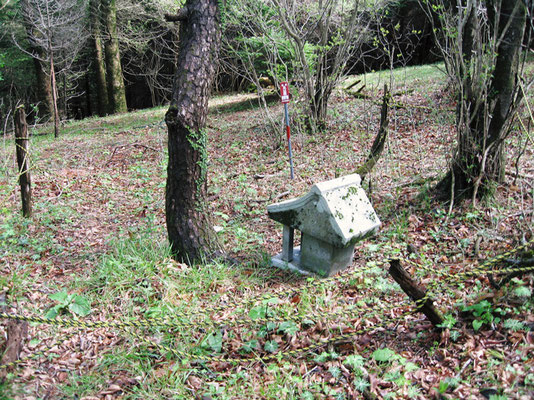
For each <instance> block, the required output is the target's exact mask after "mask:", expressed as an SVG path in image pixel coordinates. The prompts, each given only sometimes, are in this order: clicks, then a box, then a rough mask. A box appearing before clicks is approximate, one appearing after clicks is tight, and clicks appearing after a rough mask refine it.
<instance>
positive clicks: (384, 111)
mask: <svg viewBox="0 0 534 400" xmlns="http://www.w3.org/2000/svg"><path fill="white" fill-rule="evenodd" d="M390 97H391V95H390V94H389V89H388V86H387V85H384V97H383V99H382V108H381V110H380V129H379V130H378V134H377V135H376V137H375V140H374V142H373V146H372V147H371V152H370V153H369V156H368V157H367V160H366V161H365V163H364V164H363V165H361V166H360V167H358V169H357V170H356V173H357V174H359V175H360V176H361V177H362V180H363V179H364V178H365V176H366V175H367V174H368V173H369V172H371V170H372V169H373V167H374V166H375V164H376V162H377V161H378V159H379V158H380V156H381V155H382V151H383V150H384V146H385V144H386V140H387V138H388V126H389V118H388V108H389V99H390Z"/></svg>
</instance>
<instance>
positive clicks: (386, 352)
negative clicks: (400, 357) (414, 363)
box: [373, 347, 395, 362]
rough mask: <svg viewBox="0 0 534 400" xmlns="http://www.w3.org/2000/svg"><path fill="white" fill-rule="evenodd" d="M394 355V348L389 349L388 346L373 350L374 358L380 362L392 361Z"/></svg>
mask: <svg viewBox="0 0 534 400" xmlns="http://www.w3.org/2000/svg"><path fill="white" fill-rule="evenodd" d="M394 356H395V352H394V351H393V350H390V349H388V348H387V347H385V348H383V349H378V350H375V351H374V352H373V358H374V359H375V360H376V361H378V362H387V361H391V360H392V358H393V357H394Z"/></svg>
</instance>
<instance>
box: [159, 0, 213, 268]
mask: <svg viewBox="0 0 534 400" xmlns="http://www.w3.org/2000/svg"><path fill="white" fill-rule="evenodd" d="M167 19H168V20H173V21H180V22H181V27H180V57H179V59H178V65H177V68H176V74H175V80H174V88H173V95H172V100H171V105H170V107H169V110H168V111H167V113H166V115H165V122H166V123H167V127H168V131H169V139H168V147H169V162H168V167H167V186H166V196H165V209H166V210H165V211H166V219H167V231H168V235H169V241H170V244H171V248H172V251H173V253H174V256H175V257H176V259H178V260H181V261H185V262H195V261H199V260H201V258H202V256H204V255H208V256H209V255H210V253H211V251H212V250H214V247H215V240H214V235H213V230H212V227H211V224H210V221H209V218H208V210H207V204H206V193H207V149H206V140H207V138H206V132H205V131H204V127H205V124H206V116H207V112H208V97H209V95H210V90H211V86H212V82H213V78H214V74H215V62H216V58H217V51H218V46H219V38H220V33H219V5H218V1H217V0H187V1H186V3H185V5H184V7H183V8H182V9H181V10H180V12H179V13H178V14H177V15H173V16H167Z"/></svg>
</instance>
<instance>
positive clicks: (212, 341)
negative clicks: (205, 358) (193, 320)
mask: <svg viewBox="0 0 534 400" xmlns="http://www.w3.org/2000/svg"><path fill="white" fill-rule="evenodd" d="M202 346H203V347H209V348H210V349H211V350H213V351H214V352H216V353H220V352H221V350H222V333H221V332H215V333H210V334H209V335H208V336H207V337H206V338H205V339H204V340H203V341H202Z"/></svg>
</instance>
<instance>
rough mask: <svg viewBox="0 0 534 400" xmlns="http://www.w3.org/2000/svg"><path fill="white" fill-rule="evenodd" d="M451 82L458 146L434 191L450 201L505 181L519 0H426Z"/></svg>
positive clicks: (521, 12) (519, 38)
mask: <svg viewBox="0 0 534 400" xmlns="http://www.w3.org/2000/svg"><path fill="white" fill-rule="evenodd" d="M423 4H424V5H425V6H426V10H427V11H428V13H429V15H431V16H433V17H435V15H436V13H437V18H434V21H436V24H437V25H438V27H439V29H438V30H435V31H437V32H439V33H440V35H441V36H440V37H439V38H438V42H439V43H440V46H441V50H442V53H443V55H444V58H445V64H446V68H447V72H448V73H449V75H450V77H451V79H452V81H453V82H454V83H455V85H456V89H457V91H458V102H457V112H456V117H457V118H456V125H457V132H458V140H457V145H456V148H455V150H454V153H453V157H452V161H451V164H450V170H449V172H448V173H447V174H446V176H445V177H444V179H443V180H442V181H441V182H440V183H439V184H438V186H437V189H438V192H439V193H440V194H442V195H445V196H450V197H451V198H452V199H454V198H455V197H457V198H465V197H471V198H472V200H473V202H475V201H476V199H477V198H479V197H482V196H484V195H488V194H491V192H492V190H491V189H492V187H493V186H494V184H495V183H499V182H502V181H503V179H504V168H505V140H506V138H507V137H508V135H509V134H510V132H511V128H512V122H513V119H514V116H515V113H516V109H517V106H518V105H519V103H520V100H521V97H522V91H521V88H520V84H521V79H522V78H521V61H522V57H521V53H522V43H523V35H524V33H525V27H526V21H527V19H526V15H527V7H526V3H525V1H524V0H486V1H482V0H447V1H445V0H425V1H424V2H423Z"/></svg>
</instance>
